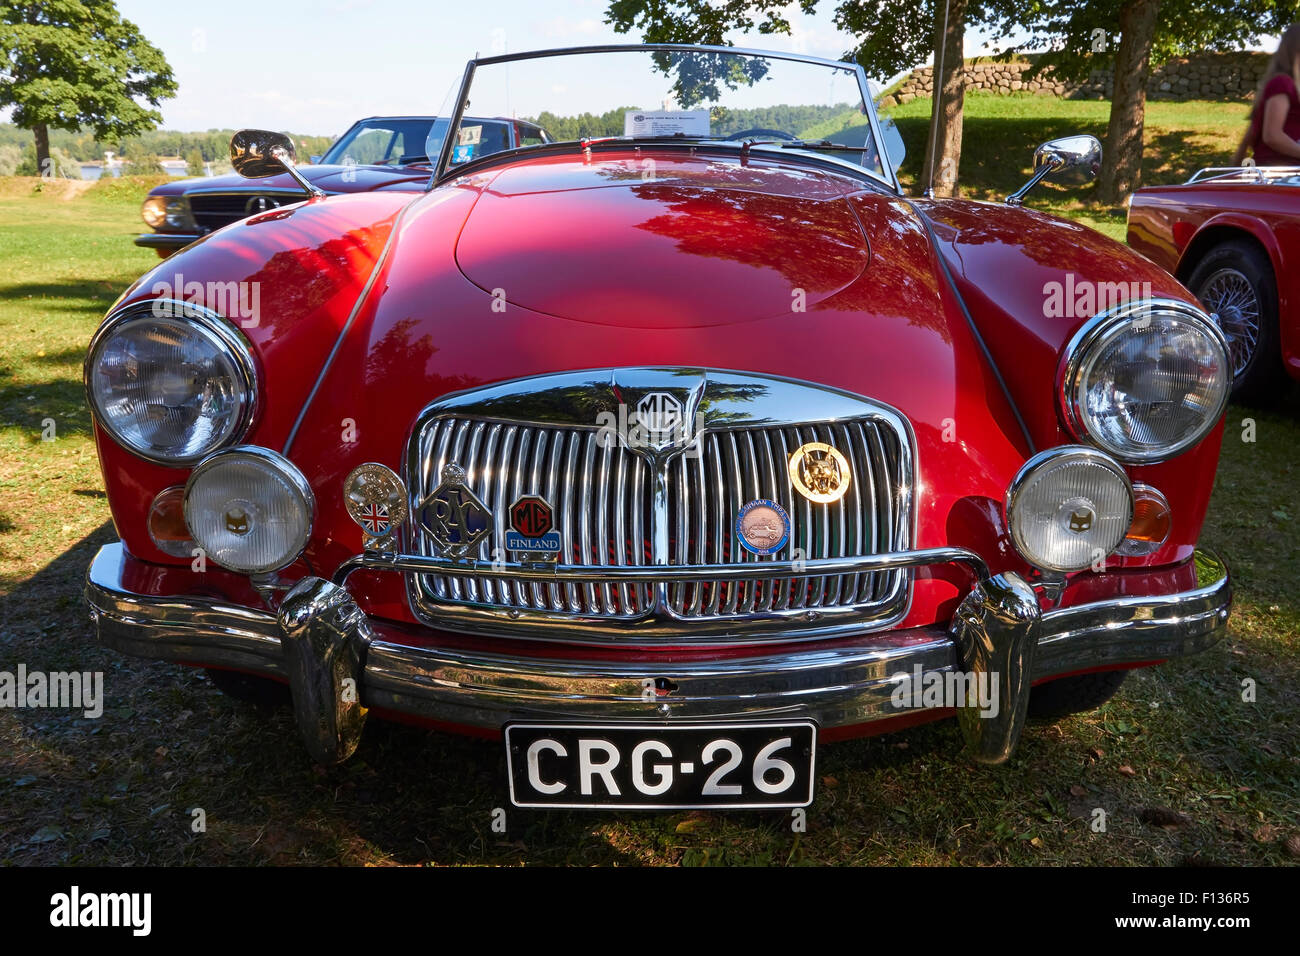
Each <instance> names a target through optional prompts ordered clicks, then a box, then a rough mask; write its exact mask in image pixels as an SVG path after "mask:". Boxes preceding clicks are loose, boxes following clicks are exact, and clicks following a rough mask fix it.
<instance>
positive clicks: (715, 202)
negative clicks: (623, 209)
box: [635, 183, 866, 293]
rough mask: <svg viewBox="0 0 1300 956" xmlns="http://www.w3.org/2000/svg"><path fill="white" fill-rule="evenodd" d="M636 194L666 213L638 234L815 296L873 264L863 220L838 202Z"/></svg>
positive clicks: (684, 191) (664, 187)
mask: <svg viewBox="0 0 1300 956" xmlns="http://www.w3.org/2000/svg"><path fill="white" fill-rule="evenodd" d="M635 195H636V196H637V197H638V198H641V199H646V200H651V201H653V202H656V203H658V204H659V205H660V207H661V208H662V210H663V211H662V212H661V213H660V214H659V215H657V216H651V217H649V218H647V219H646V220H645V221H644V222H642V223H639V224H638V225H637V228H638V229H644V230H646V231H647V232H652V233H655V234H656V235H660V236H665V237H667V238H670V239H674V240H676V241H677V245H678V248H679V249H681V251H682V252H685V253H688V254H690V255H693V256H706V257H711V258H720V259H730V260H732V261H734V262H741V263H744V264H745V265H749V266H756V267H759V268H764V269H772V270H775V271H776V272H780V273H782V274H784V275H785V276H786V277H787V279H789V281H790V282H791V283H792V284H794V285H801V286H802V287H804V288H807V289H808V291H810V292H817V293H826V292H830V291H832V290H834V289H837V288H839V287H840V286H842V285H843V284H844V283H845V282H846V281H848V280H850V279H852V278H853V276H855V275H856V274H857V272H858V271H859V270H860V269H861V268H862V266H863V265H865V262H866V251H865V249H864V248H863V241H862V233H861V231H860V230H859V229H858V225H857V220H855V219H854V218H853V216H852V215H851V214H849V210H848V209H847V207H845V206H843V205H842V203H840V202H839V201H832V202H829V203H828V202H826V201H818V200H809V199H801V198H797V197H793V196H782V195H769V194H765V193H761V192H757V191H750V190H740V189H737V190H731V189H701V188H699V187H697V186H678V185H672V184H657V183H656V184H650V185H645V186H641V187H639V188H638V189H637V190H636V192H635Z"/></svg>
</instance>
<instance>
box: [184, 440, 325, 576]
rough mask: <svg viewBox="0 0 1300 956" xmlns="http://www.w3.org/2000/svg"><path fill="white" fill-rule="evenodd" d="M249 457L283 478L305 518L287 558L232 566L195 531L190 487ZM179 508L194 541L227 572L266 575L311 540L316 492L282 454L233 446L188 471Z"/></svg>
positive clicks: (292, 558)
mask: <svg viewBox="0 0 1300 956" xmlns="http://www.w3.org/2000/svg"><path fill="white" fill-rule="evenodd" d="M249 458H251V459H254V460H255V461H257V462H258V463H259V464H261V465H263V466H267V467H268V468H269V469H270V470H274V471H275V472H276V473H277V474H278V475H279V477H281V478H283V479H285V481H286V483H287V484H288V485H290V486H291V487H292V489H293V490H294V491H295V492H296V493H297V495H298V497H299V503H300V504H301V506H302V509H303V511H304V513H305V521H304V522H303V527H302V531H301V533H300V534H298V535H296V536H295V537H294V539H293V541H292V547H291V548H289V549H288V550H287V551H286V552H285V554H286V555H288V557H287V558H285V559H283V560H280V561H278V562H275V563H272V564H266V565H258V566H253V565H250V564H248V563H244V564H241V565H234V564H230V563H226V562H224V561H222V560H220V559H219V558H218V557H217V553H218V550H219V549H213V548H212V547H211V546H210V545H211V542H205V541H204V540H203V538H202V536H201V535H200V534H198V533H197V532H196V531H195V529H194V525H195V522H194V521H193V520H192V517H191V515H192V509H191V504H192V501H193V490H194V486H195V485H196V484H197V483H198V482H199V481H201V480H202V479H203V477H204V476H205V475H207V474H208V473H209V472H211V471H212V470H213V469H214V468H219V467H221V466H223V465H227V464H230V463H233V462H235V461H237V460H239V459H249ZM183 510H184V514H185V527H186V528H188V529H189V532H190V535H191V537H192V538H193V540H194V543H195V544H197V545H198V546H199V547H200V548H202V549H203V550H204V552H205V553H206V554H207V556H208V557H209V558H211V560H212V561H213V562H214V563H215V564H217V565H219V566H220V567H223V568H225V569H227V570H229V571H233V572H235V573H236V574H249V575H259V574H270V573H271V572H273V571H279V570H282V569H283V568H287V567H288V566H289V565H291V564H293V563H294V562H295V561H297V560H298V558H300V557H301V556H302V553H303V551H305V550H306V548H307V542H308V541H310V540H311V533H312V528H313V527H314V526H315V523H316V495H315V493H314V492H313V491H312V490H311V484H310V483H309V482H308V481H307V478H306V476H305V475H304V474H303V473H302V471H301V470H300V469H299V468H298V466H297V465H295V464H294V463H293V462H292V461H290V460H289V459H288V458H286V457H284V455H281V454H280V453H279V452H276V451H272V450H271V449H269V448H263V447H261V446H260V445H237V446H235V447H234V448H223V449H222V450H220V451H217V452H214V453H213V454H211V455H208V456H207V457H206V458H204V459H203V460H202V461H201V462H199V463H198V465H196V466H195V468H194V470H193V471H192V472H190V476H189V478H188V479H187V480H186V482H185V492H184V505H183Z"/></svg>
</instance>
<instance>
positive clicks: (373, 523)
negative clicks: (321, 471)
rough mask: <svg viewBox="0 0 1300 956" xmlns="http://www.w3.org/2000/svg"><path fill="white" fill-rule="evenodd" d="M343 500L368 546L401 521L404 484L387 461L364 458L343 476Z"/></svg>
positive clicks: (392, 531) (402, 521)
mask: <svg viewBox="0 0 1300 956" xmlns="http://www.w3.org/2000/svg"><path fill="white" fill-rule="evenodd" d="M343 504H344V505H345V506H346V507H347V509H348V514H349V515H350V516H351V517H352V520H353V521H355V522H356V523H357V524H359V525H360V526H361V530H362V531H364V532H365V533H366V538H367V541H366V547H371V546H372V545H373V544H374V543H375V540H377V539H381V538H387V537H389V536H390V535H392V534H394V533H395V532H396V531H397V529H398V528H400V527H401V526H402V525H403V523H405V521H406V512H407V505H406V485H405V484H404V483H403V482H402V479H401V478H399V477H398V476H397V473H396V472H395V471H393V469H391V468H389V467H388V466H387V465H381V464H379V463H378V462H374V461H368V462H366V463H365V464H364V465H358V466H357V467H356V468H354V469H352V473H351V474H350V475H348V476H347V478H346V479H344V481H343Z"/></svg>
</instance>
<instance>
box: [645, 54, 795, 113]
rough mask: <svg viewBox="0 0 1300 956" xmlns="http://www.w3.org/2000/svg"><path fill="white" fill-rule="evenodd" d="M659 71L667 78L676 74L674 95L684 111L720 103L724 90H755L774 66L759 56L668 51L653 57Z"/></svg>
mask: <svg viewBox="0 0 1300 956" xmlns="http://www.w3.org/2000/svg"><path fill="white" fill-rule="evenodd" d="M651 56H652V57H653V59H654V64H655V67H656V68H657V69H658V70H659V71H660V72H661V73H663V74H664V75H665V76H672V75H673V74H674V73H675V74H676V79H674V80H673V95H674V96H675V97H676V99H677V104H678V106H679V107H680V108H681V109H684V110H689V109H694V108H696V107H698V106H699V105H700V104H702V103H716V102H717V101H718V100H719V99H721V97H722V90H723V89H724V88H726V89H728V90H736V89H740V88H741V87H743V86H753V85H754V84H755V83H757V82H758V81H759V80H761V79H763V78H764V77H765V76H767V73H768V70H769V69H771V65H770V64H769V63H768V61H767V60H764V59H761V58H760V57H756V56H738V55H736V54H734V53H703V52H683V51H678V50H666V51H661V52H659V53H653V54H651Z"/></svg>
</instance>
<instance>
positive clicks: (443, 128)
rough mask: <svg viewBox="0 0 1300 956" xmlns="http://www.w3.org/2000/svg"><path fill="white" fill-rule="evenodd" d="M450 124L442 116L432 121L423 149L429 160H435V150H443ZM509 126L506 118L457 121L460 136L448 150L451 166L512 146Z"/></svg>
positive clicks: (436, 152)
mask: <svg viewBox="0 0 1300 956" xmlns="http://www.w3.org/2000/svg"><path fill="white" fill-rule="evenodd" d="M450 125H451V120H450V119H449V118H448V117H445V116H440V117H438V118H437V119H436V120H434V121H433V127H432V128H431V129H430V130H429V137H428V140H427V142H426V143H425V150H426V151H427V153H428V155H429V157H430V158H432V159H437V158H438V151H439V150H441V149H442V141H443V138H444V137H445V136H446V135H447V127H448V126H450ZM512 125H513V124H512V123H511V121H510V120H506V119H480V118H478V117H474V116H466V117H465V118H464V119H462V120H461V121H460V135H459V136H458V137H457V138H456V145H455V146H454V147H453V148H452V151H451V164H452V165H453V166H454V165H457V164H459V163H467V162H469V161H470V160H471V159H478V158H479V157H480V156H487V155H489V154H491V153H499V152H501V150H503V149H509V148H510V147H511V146H513V145H515V144H514V143H512V142H511V140H510V127H511V126H512Z"/></svg>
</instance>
